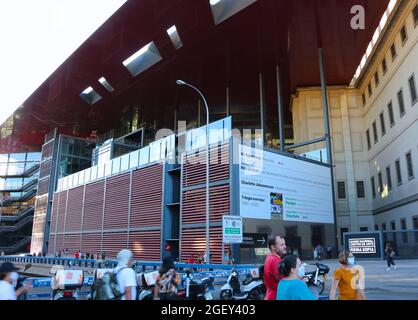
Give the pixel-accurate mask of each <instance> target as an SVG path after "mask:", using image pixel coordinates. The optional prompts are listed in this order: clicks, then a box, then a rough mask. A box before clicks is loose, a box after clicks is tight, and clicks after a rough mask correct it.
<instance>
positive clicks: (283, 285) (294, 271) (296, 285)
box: [277, 256, 318, 300]
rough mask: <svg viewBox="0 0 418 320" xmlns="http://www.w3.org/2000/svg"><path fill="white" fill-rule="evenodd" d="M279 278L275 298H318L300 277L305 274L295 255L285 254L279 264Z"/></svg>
mask: <svg viewBox="0 0 418 320" xmlns="http://www.w3.org/2000/svg"><path fill="white" fill-rule="evenodd" d="M280 274H282V275H284V276H285V278H283V279H282V280H280V282H279V287H278V289H277V300H318V299H317V298H316V297H315V295H314V294H313V293H312V292H311V290H309V288H308V286H307V285H306V283H305V282H304V281H302V280H301V279H302V278H303V277H304V276H305V267H304V266H303V265H302V262H301V261H300V259H299V258H298V257H296V256H286V257H285V258H284V259H283V261H282V263H281V264H280Z"/></svg>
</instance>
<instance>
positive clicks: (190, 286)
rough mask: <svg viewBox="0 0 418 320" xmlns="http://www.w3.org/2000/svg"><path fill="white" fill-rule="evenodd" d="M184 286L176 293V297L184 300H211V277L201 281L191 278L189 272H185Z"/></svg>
mask: <svg viewBox="0 0 418 320" xmlns="http://www.w3.org/2000/svg"><path fill="white" fill-rule="evenodd" d="M185 281H186V285H185V286H184V288H183V289H182V290H180V291H179V292H178V296H179V297H180V298H182V299H185V300H213V293H212V292H213V288H214V278H213V276H209V277H205V278H202V279H197V278H192V277H191V276H190V271H187V272H186V280H185Z"/></svg>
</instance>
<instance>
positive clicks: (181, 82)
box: [176, 80, 210, 263]
mask: <svg viewBox="0 0 418 320" xmlns="http://www.w3.org/2000/svg"><path fill="white" fill-rule="evenodd" d="M176 83H177V85H179V86H187V87H189V88H192V89H193V90H194V91H196V92H197V93H198V94H199V95H200V97H201V98H202V100H203V102H204V104H205V108H206V263H210V261H209V257H210V233H209V229H210V216H209V107H208V103H207V101H206V98H205V96H204V95H203V93H202V92H201V91H200V90H199V89H197V88H196V87H195V86H193V85H191V84H188V83H186V82H184V81H183V80H177V81H176Z"/></svg>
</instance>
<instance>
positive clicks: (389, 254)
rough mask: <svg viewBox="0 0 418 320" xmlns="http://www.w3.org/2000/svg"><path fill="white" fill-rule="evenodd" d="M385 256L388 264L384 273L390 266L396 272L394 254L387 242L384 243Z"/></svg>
mask: <svg viewBox="0 0 418 320" xmlns="http://www.w3.org/2000/svg"><path fill="white" fill-rule="evenodd" d="M385 255H386V261H387V263H388V267H387V268H386V271H389V270H390V269H391V267H392V266H393V268H394V269H395V270H396V268H397V267H396V263H395V255H396V253H395V250H393V248H392V245H391V244H390V243H389V242H388V243H386V248H385Z"/></svg>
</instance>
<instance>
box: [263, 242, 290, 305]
mask: <svg viewBox="0 0 418 320" xmlns="http://www.w3.org/2000/svg"><path fill="white" fill-rule="evenodd" d="M268 246H269V249H270V254H269V255H267V257H266V261H265V263H264V284H265V286H266V288H267V292H266V295H265V298H264V299H265V300H276V297H277V287H278V284H279V281H280V280H281V279H282V278H283V276H282V275H281V274H280V271H279V268H280V263H281V262H282V258H283V257H284V256H285V255H286V241H285V239H284V237H283V236H280V235H276V236H274V237H273V238H271V239H270V240H269V242H268Z"/></svg>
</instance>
